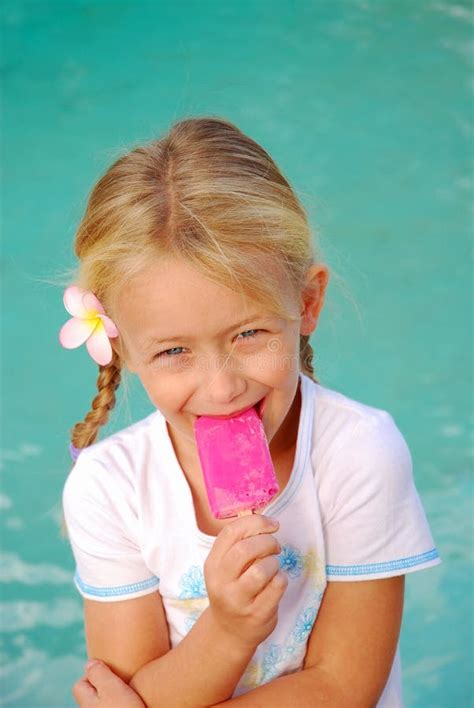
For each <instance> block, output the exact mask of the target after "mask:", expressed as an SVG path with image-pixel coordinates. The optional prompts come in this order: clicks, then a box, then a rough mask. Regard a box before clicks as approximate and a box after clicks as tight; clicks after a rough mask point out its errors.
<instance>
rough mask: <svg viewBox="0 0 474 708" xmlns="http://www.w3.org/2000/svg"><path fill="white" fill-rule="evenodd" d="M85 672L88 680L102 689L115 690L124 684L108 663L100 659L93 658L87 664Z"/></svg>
mask: <svg viewBox="0 0 474 708" xmlns="http://www.w3.org/2000/svg"><path fill="white" fill-rule="evenodd" d="M85 674H86V677H87V679H88V681H89V682H90V683H91V684H92V685H93V686H94V687H95V688H96V689H97V691H98V692H99V693H100V691H101V690H102V691H108V692H110V691H113V689H114V688H116V687H117V686H118V685H119V686H122V685H123V681H122V679H121V678H119V677H118V676H116V674H114V672H113V671H112V669H109V667H108V666H107V664H104V662H103V661H100V660H99V659H91V660H90V661H88V662H87V664H86V666H85Z"/></svg>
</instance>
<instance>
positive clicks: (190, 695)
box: [129, 608, 256, 708]
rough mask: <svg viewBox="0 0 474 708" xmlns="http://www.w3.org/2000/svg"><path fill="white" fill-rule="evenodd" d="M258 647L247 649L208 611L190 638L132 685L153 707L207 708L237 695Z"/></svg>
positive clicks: (145, 668)
mask: <svg viewBox="0 0 474 708" xmlns="http://www.w3.org/2000/svg"><path fill="white" fill-rule="evenodd" d="M255 648H256V647H253V648H252V647H251V646H248V647H241V646H239V645H238V644H237V643H236V640H235V637H232V636H230V635H228V634H226V633H225V632H224V631H223V630H221V629H220V628H219V627H218V626H217V625H216V623H215V622H214V619H213V616H212V613H211V612H210V608H207V609H206V610H205V611H204V612H203V613H202V615H201V616H200V617H199V619H198V620H197V622H196V623H195V624H194V625H193V627H192V628H191V630H190V631H189V632H188V634H187V635H186V636H185V637H184V639H183V640H182V641H181V642H180V643H179V644H178V645H177V646H176V647H175V648H174V649H171V650H170V651H168V652H167V653H166V654H164V655H163V656H162V657H160V658H159V659H155V660H154V661H151V662H149V663H148V664H146V665H145V666H143V667H142V668H141V669H140V670H139V671H137V673H136V674H135V675H134V676H133V678H132V679H131V681H130V682H129V685H130V686H131V688H133V689H134V691H136V692H137V693H138V694H139V695H140V696H141V698H142V700H143V701H144V703H145V704H146V705H147V706H148V708H174V707H175V706H176V708H207V706H212V705H214V704H218V703H219V702H221V701H225V700H226V699H228V698H229V696H231V695H232V693H233V692H234V689H235V687H236V685H237V684H238V682H239V680H240V678H241V676H242V674H243V673H244V671H245V668H246V667H247V664H248V663H249V661H250V659H251V658H252V656H253V654H254V652H255Z"/></svg>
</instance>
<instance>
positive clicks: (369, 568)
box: [326, 548, 439, 576]
mask: <svg viewBox="0 0 474 708" xmlns="http://www.w3.org/2000/svg"><path fill="white" fill-rule="evenodd" d="M435 558H439V554H438V551H437V550H436V548H433V549H432V550H431V551H426V553H420V554H419V555H417V556H409V557H408V558H400V559H399V560H396V561H387V562H386V563H369V564H367V565H327V566H326V575H327V576H329V575H369V574H370V573H386V572H390V571H392V570H400V569H402V568H412V567H413V566H414V565H420V563H426V562H427V561H430V560H434V559H435Z"/></svg>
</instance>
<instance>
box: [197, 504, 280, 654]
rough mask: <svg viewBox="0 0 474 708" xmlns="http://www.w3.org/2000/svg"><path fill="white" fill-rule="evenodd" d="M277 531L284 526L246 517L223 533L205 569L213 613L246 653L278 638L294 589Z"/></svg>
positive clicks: (263, 518) (236, 521)
mask: <svg viewBox="0 0 474 708" xmlns="http://www.w3.org/2000/svg"><path fill="white" fill-rule="evenodd" d="M277 530H278V521H276V522H274V521H271V520H270V519H269V518H267V517H265V516H263V515H262V514H251V515H247V516H241V517H239V518H238V519H236V520H235V521H232V522H231V523H229V524H227V526H224V528H223V529H222V530H221V531H220V532H219V534H218V536H217V538H216V540H215V542H214V545H213V547H212V549H211V551H210V553H209V555H208V557H207V559H206V561H205V563H204V577H205V581H206V587H207V592H208V596H209V608H210V609H209V611H210V612H211V614H212V615H213V617H214V619H215V621H216V622H217V624H218V625H220V626H221V627H222V628H223V629H225V630H226V631H227V632H228V633H229V634H230V635H231V636H232V637H234V638H235V639H236V640H238V641H240V642H241V643H242V645H243V646H245V647H246V648H248V647H249V646H250V647H252V648H255V647H256V646H257V645H258V644H260V642H262V641H263V640H264V639H266V638H267V637H268V636H269V634H271V633H272V632H273V630H274V629H275V627H276V624H277V621H278V603H279V602H280V600H281V598H282V596H283V593H284V592H285V590H286V586H287V585H288V578H287V576H286V574H285V573H284V572H283V571H282V570H280V563H279V561H278V558H277V556H276V555H275V554H278V553H280V551H281V548H280V545H279V543H278V541H277V539H276V538H275V537H274V536H272V535H271V533H272V532H275V531H277Z"/></svg>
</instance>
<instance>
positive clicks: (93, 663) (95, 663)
mask: <svg viewBox="0 0 474 708" xmlns="http://www.w3.org/2000/svg"><path fill="white" fill-rule="evenodd" d="M99 664H100V661H97V659H89V661H88V662H87V664H86V670H87V671H88V670H89V669H92V667H93V666H98V665H99Z"/></svg>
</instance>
